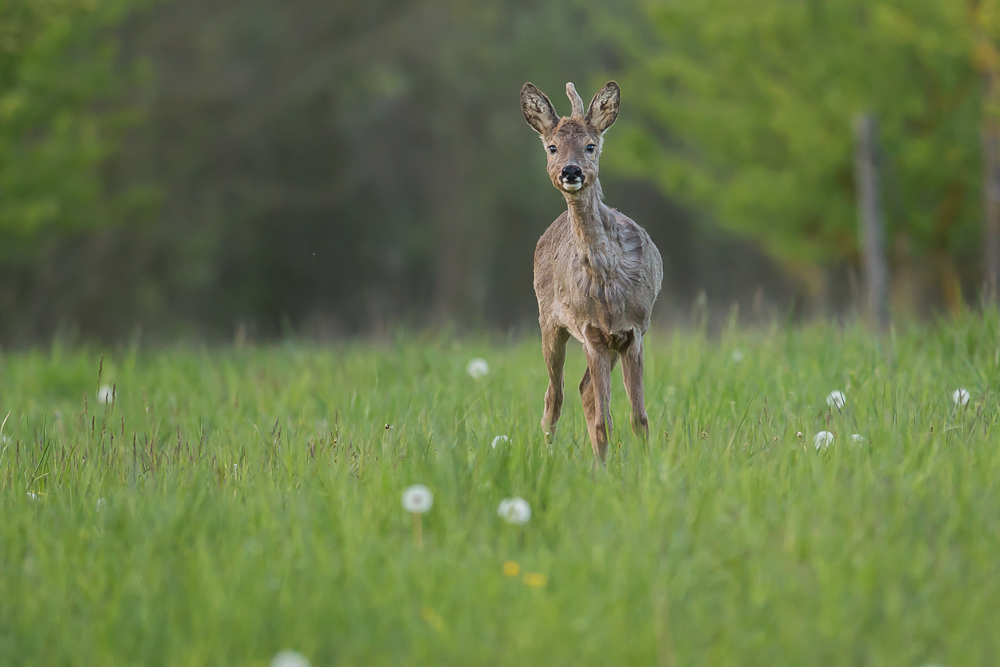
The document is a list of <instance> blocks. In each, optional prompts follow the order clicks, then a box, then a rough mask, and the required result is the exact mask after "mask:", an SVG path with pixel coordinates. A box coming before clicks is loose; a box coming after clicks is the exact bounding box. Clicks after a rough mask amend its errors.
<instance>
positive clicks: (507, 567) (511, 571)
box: [503, 560, 521, 577]
mask: <svg viewBox="0 0 1000 667" xmlns="http://www.w3.org/2000/svg"><path fill="white" fill-rule="evenodd" d="M503 573H504V574H506V575H507V576H508V577H516V576H517V575H518V574H520V573H521V566H520V565H518V564H517V563H515V562H514V561H512V560H509V561H507V562H506V563H504V564H503Z"/></svg>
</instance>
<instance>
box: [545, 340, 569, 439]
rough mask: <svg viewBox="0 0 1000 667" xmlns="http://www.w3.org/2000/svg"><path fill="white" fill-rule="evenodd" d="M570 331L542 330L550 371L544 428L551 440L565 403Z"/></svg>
mask: <svg viewBox="0 0 1000 667" xmlns="http://www.w3.org/2000/svg"><path fill="white" fill-rule="evenodd" d="M568 340H569V332H568V331H566V330H565V329H563V328H561V327H554V328H551V329H543V330H542V354H544V355H545V367H546V368H547V369H548V371H549V388H548V389H546V390H545V413H544V414H543V415H542V430H543V431H544V432H545V437H546V438H547V439H549V440H551V438H552V436H554V435H555V431H556V422H558V421H559V415H560V414H562V404H563V385H564V378H565V376H564V374H563V367H564V365H565V363H566V341H568Z"/></svg>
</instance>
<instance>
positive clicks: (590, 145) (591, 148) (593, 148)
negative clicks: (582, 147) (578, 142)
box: [587, 144, 597, 153]
mask: <svg viewBox="0 0 1000 667" xmlns="http://www.w3.org/2000/svg"><path fill="white" fill-rule="evenodd" d="M595 150H597V146H595V145H594V144H587V152H588V153H593V152H594V151H595Z"/></svg>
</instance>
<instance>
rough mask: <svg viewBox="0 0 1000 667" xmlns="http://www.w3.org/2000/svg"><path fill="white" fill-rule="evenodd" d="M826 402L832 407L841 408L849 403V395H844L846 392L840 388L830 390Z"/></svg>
mask: <svg viewBox="0 0 1000 667" xmlns="http://www.w3.org/2000/svg"><path fill="white" fill-rule="evenodd" d="M826 404H827V405H829V406H830V407H831V408H837V409H838V410H839V409H840V408H842V407H844V405H846V404H847V397H846V396H844V392H842V391H840V390H839V389H834V390H833V391H831V392H830V395H829V396H827V397H826Z"/></svg>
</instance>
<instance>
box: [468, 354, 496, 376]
mask: <svg viewBox="0 0 1000 667" xmlns="http://www.w3.org/2000/svg"><path fill="white" fill-rule="evenodd" d="M465 372H466V373H468V374H469V377H471V378H473V379H475V380H478V379H479V378H481V377H483V376H484V375H488V374H489V372H490V365H489V364H488V363H486V360H485V359H483V358H482V357H475V358H473V359H469V363H467V364H466V365H465Z"/></svg>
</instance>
